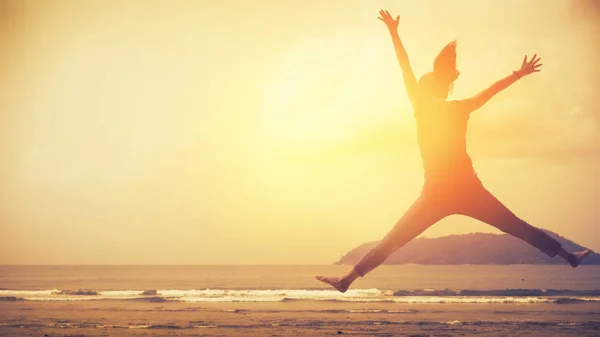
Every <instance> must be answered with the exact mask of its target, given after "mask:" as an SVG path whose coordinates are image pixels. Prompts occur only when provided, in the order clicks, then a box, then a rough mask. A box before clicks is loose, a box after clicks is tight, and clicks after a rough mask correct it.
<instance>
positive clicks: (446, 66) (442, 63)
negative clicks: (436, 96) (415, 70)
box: [433, 41, 458, 82]
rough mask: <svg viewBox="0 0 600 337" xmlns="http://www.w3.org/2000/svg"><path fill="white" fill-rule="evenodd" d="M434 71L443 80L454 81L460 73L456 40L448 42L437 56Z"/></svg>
mask: <svg viewBox="0 0 600 337" xmlns="http://www.w3.org/2000/svg"><path fill="white" fill-rule="evenodd" d="M433 73H434V74H435V76H436V77H437V78H439V79H440V80H442V81H446V80H447V81H449V82H454V80H455V79H456V77H457V75H458V70H457V69H456V41H451V42H450V43H448V44H447V45H446V46H445V47H444V48H443V49H442V50H441V51H440V52H439V54H438V55H437V56H436V57H435V60H434V61H433Z"/></svg>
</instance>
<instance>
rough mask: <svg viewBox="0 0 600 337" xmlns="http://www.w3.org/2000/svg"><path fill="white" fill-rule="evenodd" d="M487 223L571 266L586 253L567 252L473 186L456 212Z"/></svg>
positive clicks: (487, 193) (554, 241) (545, 234)
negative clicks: (558, 257)
mask: <svg viewBox="0 0 600 337" xmlns="http://www.w3.org/2000/svg"><path fill="white" fill-rule="evenodd" d="M457 213H459V214H463V215H466V216H469V217H472V218H474V219H477V220H480V221H483V222H485V223H487V224H490V225H492V226H494V227H496V228H498V229H500V230H501V231H503V232H505V233H507V234H510V235H512V236H514V237H517V238H519V239H521V240H523V241H525V242H527V243H529V244H530V245H532V246H534V247H535V248H537V249H539V250H540V251H542V252H543V253H545V254H546V255H548V256H550V257H555V256H557V255H559V256H560V257H562V258H563V259H565V260H566V261H567V262H569V263H570V264H571V265H572V266H573V267H576V266H577V265H579V263H581V260H583V258H584V257H585V256H587V255H588V254H589V251H584V252H580V253H575V254H572V253H569V252H567V251H565V250H564V249H563V247H562V246H561V244H560V243H559V242H558V241H557V240H555V239H554V238H552V237H551V236H550V235H548V234H547V233H546V232H544V231H543V230H541V229H539V228H537V227H534V226H532V225H530V224H529V223H527V222H525V221H524V220H522V219H520V218H519V217H517V216H516V215H515V214H514V213H513V212H511V211H510V210H509V209H508V208H507V207H506V206H504V204H502V203H501V202H500V201H499V200H498V199H497V198H496V197H495V196H494V195H492V193H490V192H489V191H488V190H486V189H485V188H484V187H483V186H480V187H479V186H477V187H476V188H474V189H473V190H472V192H471V193H469V196H468V198H465V200H464V202H463V203H462V204H461V205H460V206H459V210H458V212H457Z"/></svg>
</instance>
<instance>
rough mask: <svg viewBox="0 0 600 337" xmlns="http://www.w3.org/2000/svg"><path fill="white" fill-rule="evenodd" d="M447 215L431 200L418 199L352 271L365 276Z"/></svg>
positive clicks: (443, 209) (442, 208)
mask: <svg viewBox="0 0 600 337" xmlns="http://www.w3.org/2000/svg"><path fill="white" fill-rule="evenodd" d="M448 215H450V212H448V211H447V208H446V207H443V206H442V205H439V203H437V202H435V201H434V200H432V199H431V198H426V197H424V196H421V197H419V198H418V199H417V200H416V201H415V202H414V203H413V204H412V206H411V207H410V208H409V209H408V211H407V212H406V213H404V215H403V216H402V217H401V218H400V220H398V222H397V223H396V225H395V226H394V227H393V228H392V229H391V230H390V231H389V232H388V233H387V234H386V235H385V236H384V237H383V239H382V240H381V241H379V243H378V244H377V245H376V246H375V247H373V248H372V249H371V250H370V251H369V252H368V253H367V254H366V255H365V256H364V257H363V258H362V259H361V260H360V261H359V262H358V263H357V264H356V265H355V266H354V270H355V271H356V273H357V274H358V275H359V276H365V275H366V274H367V273H369V272H370V271H371V270H373V269H375V268H376V267H377V266H379V265H380V264H381V263H383V262H384V261H385V260H386V259H387V258H388V257H389V256H390V255H392V253H393V252H395V251H396V250H397V249H398V248H400V247H402V246H404V245H405V244H407V243H408V242H410V241H411V240H412V239H414V238H416V237H417V236H419V235H420V234H421V233H423V232H424V231H425V230H426V229H427V228H429V227H431V226H432V225H433V224H435V223H436V222H438V221H440V220H442V219H443V218H445V217H446V216H448Z"/></svg>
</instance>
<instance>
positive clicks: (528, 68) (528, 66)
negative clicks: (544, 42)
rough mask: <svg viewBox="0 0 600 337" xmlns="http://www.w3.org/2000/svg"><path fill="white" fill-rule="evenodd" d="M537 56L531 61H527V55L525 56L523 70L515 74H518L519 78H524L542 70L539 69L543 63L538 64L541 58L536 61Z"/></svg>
mask: <svg viewBox="0 0 600 337" xmlns="http://www.w3.org/2000/svg"><path fill="white" fill-rule="evenodd" d="M536 56H537V54H535V55H533V57H532V58H531V60H529V61H527V55H525V58H524V59H523V64H521V69H519V70H517V71H515V74H517V75H518V76H519V77H523V76H526V75H529V74H533V73H537V72H539V71H540V69H538V68H539V67H541V66H542V63H538V62H540V60H541V58H539V57H538V58H537V59H536Z"/></svg>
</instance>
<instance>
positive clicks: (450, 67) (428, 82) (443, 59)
mask: <svg viewBox="0 0 600 337" xmlns="http://www.w3.org/2000/svg"><path fill="white" fill-rule="evenodd" d="M459 74H460V72H459V71H458V70H457V69H456V41H451V42H450V43H448V44H447V45H446V46H445V47H444V48H442V50H441V51H440V52H439V54H438V55H437V56H436V57H435V60H434V61H433V72H430V73H427V74H425V75H423V76H422V77H421V79H420V80H419V85H421V86H423V87H426V88H433V87H434V86H435V87H438V88H440V89H444V90H446V89H447V90H448V92H449V91H451V90H452V87H453V84H454V81H455V80H456V78H457V77H458V75H459Z"/></svg>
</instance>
